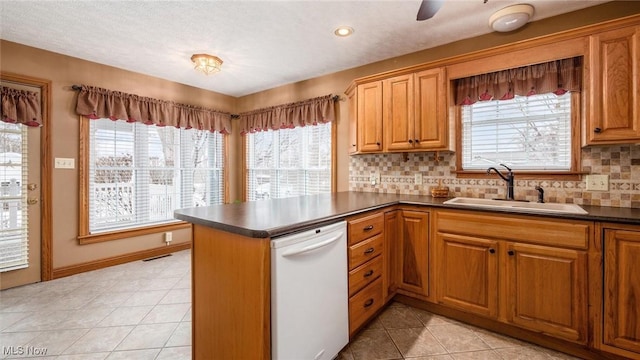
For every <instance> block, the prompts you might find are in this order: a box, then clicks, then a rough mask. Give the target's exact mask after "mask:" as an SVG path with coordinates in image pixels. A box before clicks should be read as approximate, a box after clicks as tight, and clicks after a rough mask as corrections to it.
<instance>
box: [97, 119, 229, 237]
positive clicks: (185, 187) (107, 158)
mask: <svg viewBox="0 0 640 360" xmlns="http://www.w3.org/2000/svg"><path fill="white" fill-rule="evenodd" d="M89 133H90V138H89V142H90V145H89V146H90V151H89V152H90V154H89V156H90V158H89V174H88V177H89V209H88V211H89V231H90V233H99V232H104V231H113V230H123V229H129V228H135V227H140V226H145V225H154V224H158V223H165V222H170V221H175V219H174V218H173V211H174V210H175V209H179V208H184V207H193V206H208V205H214V204H220V203H222V202H223V201H224V198H223V194H224V192H223V188H224V176H223V175H224V174H223V171H224V161H223V159H224V156H223V155H224V154H223V151H224V150H223V149H224V146H223V142H224V139H223V135H221V134H219V133H211V132H209V131H202V130H195V129H189V130H185V129H177V128H174V127H169V126H166V127H159V126H152V125H144V124H141V123H137V122H136V123H127V122H125V121H112V120H109V119H99V120H90V128H89Z"/></svg>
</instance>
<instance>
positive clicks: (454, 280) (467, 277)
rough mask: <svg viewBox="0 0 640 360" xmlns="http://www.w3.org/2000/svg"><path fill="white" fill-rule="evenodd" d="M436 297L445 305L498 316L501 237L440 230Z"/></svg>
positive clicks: (436, 241)
mask: <svg viewBox="0 0 640 360" xmlns="http://www.w3.org/2000/svg"><path fill="white" fill-rule="evenodd" d="M435 248H436V250H435V251H436V256H435V265H436V268H437V270H436V277H437V279H438V280H437V285H436V286H437V290H436V294H437V296H436V299H437V301H438V302H439V303H441V304H443V305H448V306H452V307H456V308H459V309H462V310H464V311H467V312H471V313H475V314H480V315H484V316H488V317H494V318H495V317H497V316H498V241H496V240H489V239H483V238H480V237H470V236H461V235H455V234H447V233H441V232H437V233H436V238H435Z"/></svg>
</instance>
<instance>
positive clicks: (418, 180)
mask: <svg viewBox="0 0 640 360" xmlns="http://www.w3.org/2000/svg"><path fill="white" fill-rule="evenodd" d="M413 182H414V183H415V184H416V185H422V174H415V179H414V180H413Z"/></svg>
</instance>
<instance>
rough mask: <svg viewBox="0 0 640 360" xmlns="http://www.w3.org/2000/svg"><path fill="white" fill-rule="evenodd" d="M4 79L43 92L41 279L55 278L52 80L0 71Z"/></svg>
mask: <svg viewBox="0 0 640 360" xmlns="http://www.w3.org/2000/svg"><path fill="white" fill-rule="evenodd" d="M0 79H1V80H4V81H9V82H14V83H19V84H24V85H29V86H34V87H37V88H39V89H40V94H41V96H42V103H41V114H42V127H41V128H40V189H41V190H40V197H41V198H42V201H41V203H40V206H41V208H40V226H41V228H40V253H41V256H40V280H41V281H47V280H51V279H53V249H52V219H51V216H52V210H51V209H52V207H51V163H52V158H51V141H50V139H51V129H50V127H49V126H50V121H49V120H50V119H51V80H46V79H41V78H36V77H31V76H26V75H20V74H15V73H9V72H5V71H0Z"/></svg>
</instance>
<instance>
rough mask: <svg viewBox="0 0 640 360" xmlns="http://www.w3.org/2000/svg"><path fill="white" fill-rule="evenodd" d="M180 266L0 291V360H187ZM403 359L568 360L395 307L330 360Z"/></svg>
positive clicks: (126, 268) (186, 281)
mask: <svg viewBox="0 0 640 360" xmlns="http://www.w3.org/2000/svg"><path fill="white" fill-rule="evenodd" d="M190 261H191V256H190V251H189V250H186V251H181V252H177V253H174V254H172V256H169V257H164V258H159V259H156V260H152V261H147V262H143V261H136V262H132V263H128V264H123V265H118V266H113V267H110V268H106V269H101V270H96V271H92V272H87V273H82V274H78V275H74V276H69V277H66V278H62V279H57V280H53V281H48V282H44V283H38V284H32V285H27V286H22V287H17V288H13V289H8V290H4V291H1V292H0V349H2V350H1V351H2V352H1V353H0V359H13V358H25V357H38V358H39V359H82V360H93V359H96V360H97V359H108V360H113V359H132V360H145V359H156V360H162V359H171V360H180V359H191V273H190ZM12 351H13V354H11V352H12ZM21 352H29V354H20V353H21ZM404 358H406V359H408V358H411V359H414V360H427V359H434V360H436V359H437V360H441V359H448V360H450V359H509V360H511V359H527V360H536V359H546V360H548V359H572V358H571V357H569V356H566V355H563V354H560V353H557V352H554V351H551V350H547V349H543V348H540V347H535V346H533V345H529V344H526V343H523V342H519V341H517V340H514V339H511V338H508V337H504V336H500V335H496V334H493V333H490V332H488V331H484V330H481V329H478V328H474V327H471V326H468V325H465V324H461V323H459V322H455V321H453V320H449V319H447V318H444V317H440V316H437V315H434V314H431V313H428V312H426V311H423V310H419V309H415V308H411V307H408V306H405V305H402V304H400V303H393V304H391V305H390V306H389V307H388V308H387V309H386V310H385V311H384V312H383V313H382V314H381V315H380V316H379V317H378V318H377V319H375V320H374V321H373V322H372V323H371V324H370V325H369V326H368V327H367V329H366V330H364V331H363V332H361V333H360V335H359V336H357V338H356V339H354V341H352V342H351V344H349V345H348V346H347V347H346V348H345V349H344V351H343V352H342V353H341V354H340V357H339V359H340V360H361V359H363V360H374V359H404ZM239 360H244V359H239ZM301 360H302V359H301Z"/></svg>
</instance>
